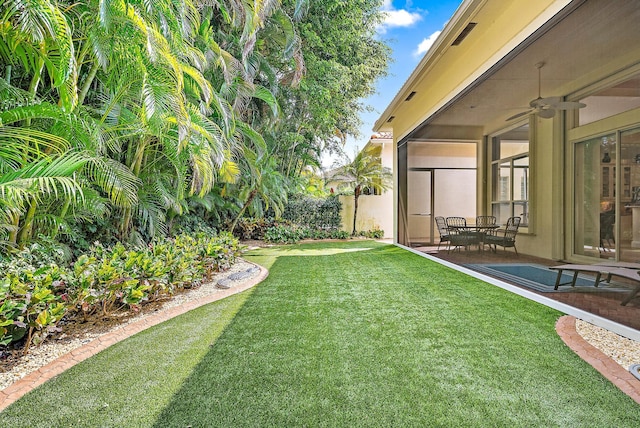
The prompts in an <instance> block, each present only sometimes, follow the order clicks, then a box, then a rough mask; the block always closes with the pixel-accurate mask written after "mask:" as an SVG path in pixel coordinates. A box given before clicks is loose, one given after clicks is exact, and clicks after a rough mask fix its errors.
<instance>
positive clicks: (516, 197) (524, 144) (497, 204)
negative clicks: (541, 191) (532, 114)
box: [491, 124, 530, 227]
mask: <svg viewBox="0 0 640 428" xmlns="http://www.w3.org/2000/svg"><path fill="white" fill-rule="evenodd" d="M491 177H492V183H491V185H492V189H491V211H492V213H493V215H494V216H496V218H497V219H498V223H500V224H505V223H506V222H507V219H508V218H509V217H520V218H521V223H520V224H521V225H522V226H525V227H526V226H528V225H529V211H530V210H529V178H530V175H529V125H528V124H527V125H523V126H520V127H518V128H516V129H513V130H510V131H508V132H505V133H503V134H500V135H498V136H495V137H493V138H492V145H491Z"/></svg>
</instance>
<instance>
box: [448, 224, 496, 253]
mask: <svg viewBox="0 0 640 428" xmlns="http://www.w3.org/2000/svg"><path fill="white" fill-rule="evenodd" d="M499 227H500V225H498V224H486V225H478V224H467V225H466V226H448V229H449V230H450V231H451V232H452V233H451V235H450V236H460V237H461V240H460V241H459V242H460V245H464V247H465V248H466V247H467V246H469V245H472V244H476V243H477V244H478V251H481V250H482V248H483V247H484V243H483V241H484V236H485V235H486V234H487V232H489V231H490V230H495V229H498V228H499ZM455 240H456V239H455V238H454V241H455ZM475 241H477V242H475ZM481 243H482V244H483V245H480V244H481ZM460 245H456V246H460Z"/></svg>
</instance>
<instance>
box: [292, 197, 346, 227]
mask: <svg viewBox="0 0 640 428" xmlns="http://www.w3.org/2000/svg"><path fill="white" fill-rule="evenodd" d="M341 209H342V203H340V201H339V200H338V197H337V196H329V197H327V198H324V199H322V198H312V197H309V196H302V197H301V196H297V197H292V198H290V199H289V202H288V203H287V206H286V207H285V210H284V212H283V214H282V218H283V219H284V220H289V221H290V222H292V223H294V224H297V225H300V226H306V227H308V228H311V229H322V230H332V229H340V226H341V222H342V219H341V217H340V210H341Z"/></svg>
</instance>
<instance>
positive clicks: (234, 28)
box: [0, 0, 389, 253]
mask: <svg viewBox="0 0 640 428" xmlns="http://www.w3.org/2000/svg"><path fill="white" fill-rule="evenodd" d="M381 3H382V2H381V1H380V0H354V1H351V2H344V1H340V0H322V1H314V2H311V1H309V0H282V1H271V0H270V1H260V2H240V1H237V0H216V1H213V2H200V1H197V0H183V1H180V2H174V1H169V0H158V1H154V2H147V1H145V2H142V1H139V0H115V1H109V2H105V1H90V0H80V1H75V2H70V1H63V0H60V1H55V0H35V1H30V2H22V1H18V0H0V4H1V8H0V10H2V12H1V13H0V100H1V102H0V252H5V253H6V252H7V251H10V250H11V251H17V250H18V249H20V248H24V247H26V246H28V245H29V244H30V243H32V242H33V241H35V240H39V239H41V237H43V236H45V237H48V238H49V239H53V240H56V241H60V242H64V243H66V244H67V245H69V246H70V247H72V248H73V249H74V251H76V253H79V252H81V251H78V249H80V250H88V248H89V247H90V245H91V243H92V242H93V241H94V240H97V239H99V240H100V241H102V242H111V243H115V242H117V241H121V242H125V243H137V244H144V243H148V242H150V241H151V240H152V239H153V238H154V237H158V236H163V235H166V234H170V233H171V232H172V228H173V227H174V226H176V225H179V224H181V223H184V222H183V221H181V220H180V219H181V218H184V217H185V216H190V215H191V216H193V215H195V216H198V217H200V218H201V219H202V220H203V221H204V222H205V223H206V224H207V225H208V226H217V227H220V225H223V224H229V225H230V226H231V227H233V225H235V224H237V222H238V221H239V219H240V218H242V217H243V216H258V217H259V216H261V215H262V214H263V213H264V212H265V211H266V210H273V211H274V212H275V213H276V215H277V214H280V212H281V211H282V210H283V208H284V206H285V202H286V200H287V197H288V195H289V194H291V193H295V192H296V191H299V190H300V189H305V188H309V186H307V185H306V184H305V183H308V178H305V177H304V175H305V174H306V173H307V172H308V171H309V168H310V167H314V166H316V167H317V166H318V165H319V158H320V154H321V153H322V152H323V151H325V150H332V149H335V147H336V146H338V145H339V144H340V143H341V142H342V141H343V139H344V137H345V136H346V135H349V134H355V133H357V127H358V125H359V123H358V115H359V113H360V112H361V111H362V110H363V109H365V106H363V105H361V103H360V101H359V100H360V99H361V98H362V97H364V96H367V95H369V94H370V93H371V92H372V90H373V82H374V80H375V79H376V78H377V77H379V76H381V75H383V74H384V73H385V68H386V64H387V61H388V58H389V52H388V48H387V47H386V46H385V44H384V43H383V42H382V41H380V40H378V39H377V37H376V35H375V28H376V25H377V24H378V23H379V22H380V20H381V14H380V11H379V6H380V4H381ZM229 219H230V220H231V221H230V222H228V221H227V222H225V221H226V220H229ZM187 223H188V222H187ZM231 230H233V229H231Z"/></svg>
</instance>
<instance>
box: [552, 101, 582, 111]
mask: <svg viewBox="0 0 640 428" xmlns="http://www.w3.org/2000/svg"><path fill="white" fill-rule="evenodd" d="M586 106H587V105H586V104H584V103H578V102H575V101H564V102H560V103H557V104H553V108H555V109H557V110H575V109H578V108H584V107H586Z"/></svg>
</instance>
